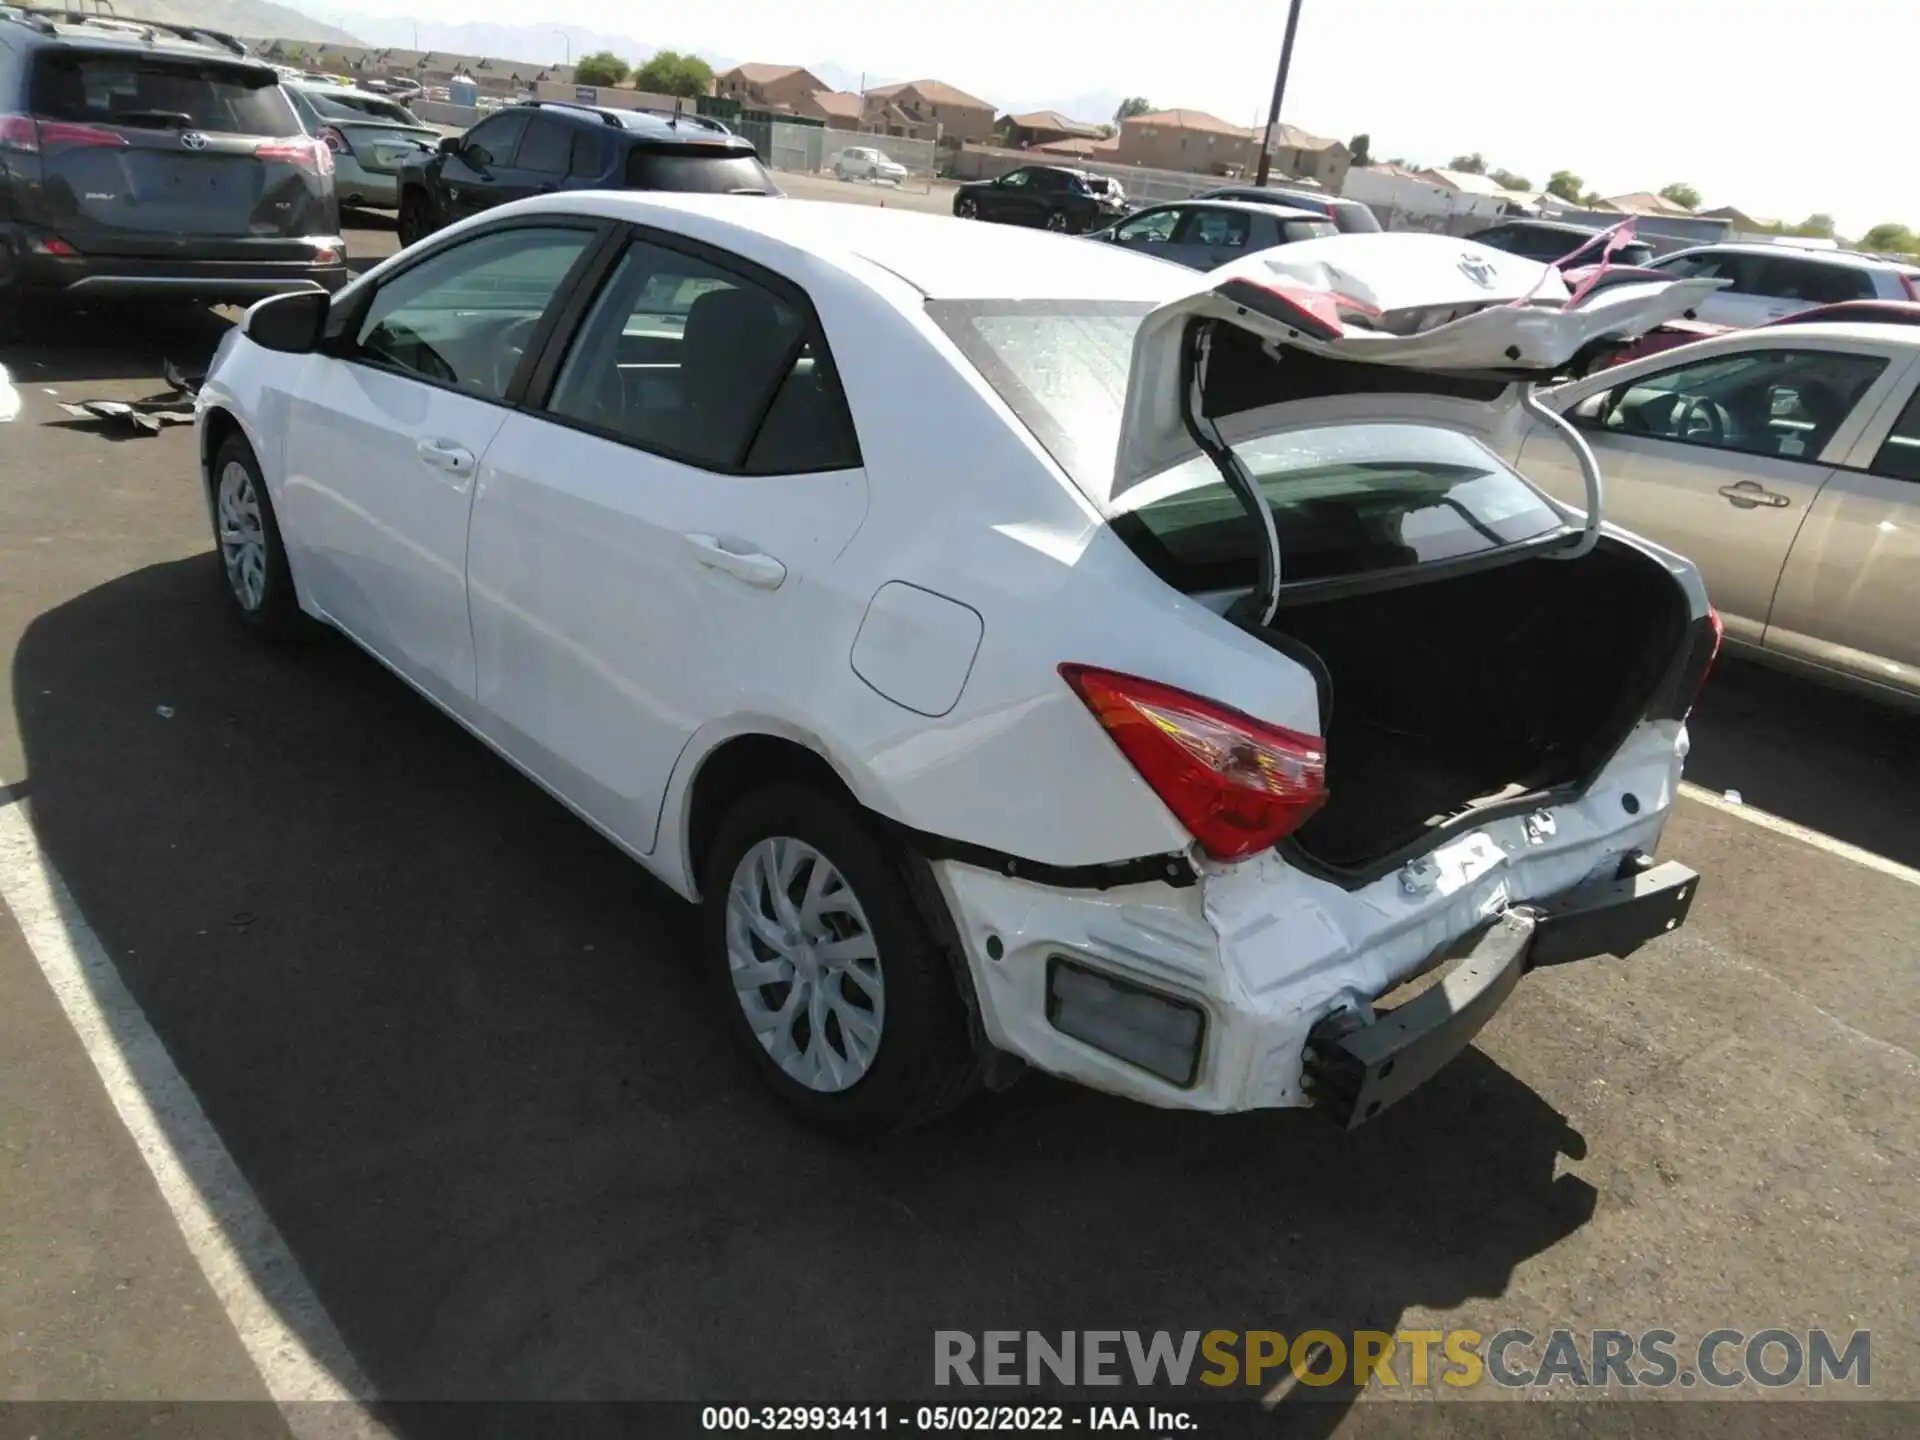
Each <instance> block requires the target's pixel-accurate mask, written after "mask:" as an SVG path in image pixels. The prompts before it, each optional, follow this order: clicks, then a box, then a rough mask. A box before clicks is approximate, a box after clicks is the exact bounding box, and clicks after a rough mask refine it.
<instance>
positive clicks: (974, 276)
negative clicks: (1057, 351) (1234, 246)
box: [489, 191, 1192, 302]
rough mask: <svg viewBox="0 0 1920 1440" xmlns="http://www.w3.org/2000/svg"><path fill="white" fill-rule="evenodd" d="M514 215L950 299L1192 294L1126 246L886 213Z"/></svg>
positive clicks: (792, 207) (1163, 267)
mask: <svg viewBox="0 0 1920 1440" xmlns="http://www.w3.org/2000/svg"><path fill="white" fill-rule="evenodd" d="M514 209H515V210H517V211H522V212H525V211H531V210H562V211H569V212H572V213H576V214H577V213H581V212H585V213H589V214H595V215H609V216H614V217H617V218H619V219H622V220H628V221H631V222H633V223H634V224H637V225H646V224H651V225H659V226H662V227H664V228H668V229H672V228H676V227H675V221H676V220H677V219H680V218H682V217H684V218H685V219H687V220H695V219H697V220H698V221H700V222H703V223H701V224H700V226H699V229H700V232H701V234H702V236H703V237H706V238H711V239H717V238H718V237H716V236H715V235H714V231H715V229H716V228H719V229H723V230H724V229H731V230H734V231H736V232H738V233H740V234H753V235H763V236H766V237H767V238H768V239H771V240H774V241H776V242H778V243H781V244H785V245H790V246H792V247H793V248H795V249H797V250H805V251H808V252H809V253H812V254H816V255H822V256H827V257H829V258H831V257H836V256H838V257H846V258H854V259H859V260H865V261H867V262H869V263H871V264H874V265H878V266H880V267H882V268H883V269H886V270H889V271H891V272H892V273H893V274H895V275H898V276H899V277H900V278H901V279H902V280H905V281H906V282H907V283H908V284H909V285H912V286H913V287H914V288H915V289H917V290H920V291H921V292H923V293H924V294H926V295H927V296H929V297H930V298H933V299H941V300H966V299H1009V300H1025V299H1046V300H1143V301H1149V302H1158V301H1161V300H1165V299H1169V298H1171V297H1172V296H1174V295H1177V294H1181V293H1184V292H1185V291H1186V290H1188V289H1191V288H1192V272H1191V271H1188V270H1183V269H1181V268H1180V267H1178V266H1174V265H1169V264H1167V263H1166V262H1165V261H1164V260H1156V259H1154V258H1152V257H1151V256H1145V255H1137V254H1134V253H1132V252H1130V251H1127V250H1123V249H1120V248H1119V247H1117V246H1109V245H1100V244H1096V243H1094V242H1092V241H1088V240H1082V239H1078V238H1076V237H1071V236H1064V235H1053V234H1049V233H1047V232H1046V231H1044V230H1030V229H1025V228H1023V227H1019V226H1013V225H986V224H981V223H980V222H978V221H973V220H957V219H954V218H953V217H951V216H947V215H929V214H926V213H925V212H923V211H914V210H901V209H894V208H892V207H885V208H883V207H881V206H877V205H848V204H843V203H841V202H838V201H832V200H787V199H780V200H770V199H766V198H764V197H760V196H748V195H685V194H668V193H664V192H659V191H589V192H585V193H576V194H572V195H555V196H549V197H543V198H541V199H538V200H531V201H522V202H520V203H519V204H517V205H515V206H514ZM489 213H490V214H494V215H498V214H500V213H501V212H500V211H498V210H495V211H491V212H489Z"/></svg>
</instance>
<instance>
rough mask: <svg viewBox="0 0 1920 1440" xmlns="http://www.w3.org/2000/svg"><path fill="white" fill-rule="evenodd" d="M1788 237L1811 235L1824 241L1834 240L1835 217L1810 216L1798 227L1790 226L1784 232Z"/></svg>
mask: <svg viewBox="0 0 1920 1440" xmlns="http://www.w3.org/2000/svg"><path fill="white" fill-rule="evenodd" d="M1783 233H1785V234H1788V235H1811V236H1814V237H1816V238H1818V239H1822V240H1831V239H1832V238H1833V217H1832V216H1831V215H1809V216H1808V217H1807V218H1806V219H1804V220H1802V221H1801V222H1800V223H1799V224H1798V225H1789V226H1787V227H1786V229H1785V230H1784V232H1783Z"/></svg>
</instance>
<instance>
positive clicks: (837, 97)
mask: <svg viewBox="0 0 1920 1440" xmlns="http://www.w3.org/2000/svg"><path fill="white" fill-rule="evenodd" d="M863 108H864V107H863V106H862V104H861V100H860V97H859V96H858V95H856V94H854V93H853V92H852V91H851V90H814V91H811V92H810V93H808V94H806V95H803V96H801V97H800V99H799V100H798V101H796V102H795V104H794V106H793V113H794V114H795V115H799V116H802V117H804V118H806V119H808V120H821V121H825V122H826V126H827V128H828V129H829V130H858V129H859V128H860V115H861V111H862V109H863Z"/></svg>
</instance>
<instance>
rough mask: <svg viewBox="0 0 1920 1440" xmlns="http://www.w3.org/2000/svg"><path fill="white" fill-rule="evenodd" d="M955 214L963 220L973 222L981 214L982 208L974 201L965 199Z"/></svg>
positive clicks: (956, 208)
mask: <svg viewBox="0 0 1920 1440" xmlns="http://www.w3.org/2000/svg"><path fill="white" fill-rule="evenodd" d="M953 213H954V214H956V215H958V216H959V217H960V218H961V219H962V220H971V219H973V218H974V216H976V215H978V214H979V213H980V207H979V205H977V204H976V203H975V202H974V201H972V200H965V199H963V200H961V202H960V203H959V205H957V206H955V207H954V212H953Z"/></svg>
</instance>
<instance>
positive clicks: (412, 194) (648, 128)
mask: <svg viewBox="0 0 1920 1440" xmlns="http://www.w3.org/2000/svg"><path fill="white" fill-rule="evenodd" d="M556 190H676V191H680V192H683V193H684V192H688V191H691V192H694V193H697V194H702V195H778V194H779V193H780V191H779V188H778V187H777V186H775V184H774V183H773V177H772V176H770V175H768V174H767V171H766V167H764V166H763V165H761V163H760V160H759V157H758V156H757V155H756V154H755V153H754V149H753V145H752V143H751V142H750V141H748V140H746V139H744V138H742V137H741V136H738V135H735V134H734V133H733V132H732V131H730V130H728V129H727V127H726V126H724V125H722V124H721V123H720V122H719V121H718V120H711V119H708V118H707V117H706V116H704V115H692V114H680V113H668V112H665V111H657V110H613V109H608V108H606V107H604V106H599V105H579V104H575V103H573V102H572V101H565V100H522V101H520V102H519V103H517V104H514V105H509V106H506V107H505V108H503V109H501V110H499V111H498V112H496V113H495V114H492V115H489V116H488V117H487V118H486V119H484V120H482V121H481V122H480V123H479V124H477V125H475V126H474V127H473V128H472V129H471V130H469V131H467V133H466V134H464V135H449V136H447V137H446V139H444V140H442V141H441V142H440V148H439V150H438V151H436V152H434V153H432V154H430V155H423V156H420V157H419V158H417V159H410V160H408V161H407V162H406V163H405V164H404V165H403V166H402V167H401V170H400V243H401V244H402V245H411V244H413V242H414V241H416V240H418V239H420V238H421V237H422V236H426V235H431V234H432V233H433V232H434V231H436V230H438V229H440V228H441V227H442V226H444V225H451V224H452V223H453V222H454V221H456V220H464V219H465V218H466V217H467V216H469V215H477V214H479V213H480V212H481V211H482V210H488V209H491V208H492V207H493V206H495V205H504V204H506V202H507V201H509V200H522V199H525V198H526V197H527V196H529V195H547V194H551V193H552V192H554V191H556Z"/></svg>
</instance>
